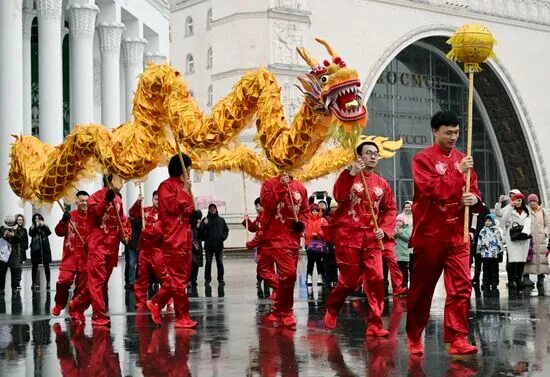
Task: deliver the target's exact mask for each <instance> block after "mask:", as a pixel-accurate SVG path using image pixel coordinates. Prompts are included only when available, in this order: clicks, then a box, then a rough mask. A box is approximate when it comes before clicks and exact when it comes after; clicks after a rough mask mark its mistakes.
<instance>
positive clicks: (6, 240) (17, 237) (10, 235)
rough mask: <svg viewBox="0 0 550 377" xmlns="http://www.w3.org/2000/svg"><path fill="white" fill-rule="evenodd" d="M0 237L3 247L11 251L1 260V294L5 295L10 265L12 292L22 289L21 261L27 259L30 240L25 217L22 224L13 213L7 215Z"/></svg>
mask: <svg viewBox="0 0 550 377" xmlns="http://www.w3.org/2000/svg"><path fill="white" fill-rule="evenodd" d="M19 216H21V215H18V217H19ZM21 217H22V216H21ZM0 239H1V241H3V245H2V247H4V248H6V250H5V251H7V252H8V253H9V255H7V254H4V252H3V253H2V254H3V255H5V257H4V258H2V260H0V295H4V288H5V285H6V274H7V272H8V267H9V269H10V275H11V290H12V293H16V292H19V291H20V290H21V287H20V283H21V263H22V262H23V261H24V260H25V252H26V249H27V245H28V242H29V241H28V238H27V231H26V229H25V227H24V218H23V224H22V225H21V226H20V225H19V224H18V223H17V221H16V218H15V217H14V216H13V215H8V216H6V218H5V219H4V224H3V225H2V226H0ZM4 259H5V260H4Z"/></svg>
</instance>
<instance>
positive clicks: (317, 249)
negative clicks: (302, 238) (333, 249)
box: [306, 238, 327, 254]
mask: <svg viewBox="0 0 550 377" xmlns="http://www.w3.org/2000/svg"><path fill="white" fill-rule="evenodd" d="M326 250H327V245H326V244H325V241H323V240H321V239H317V238H314V239H312V240H311V242H310V243H309V245H307V248H306V252H308V253H313V254H323V253H325V252H326Z"/></svg>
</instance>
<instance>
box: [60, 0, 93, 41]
mask: <svg viewBox="0 0 550 377" xmlns="http://www.w3.org/2000/svg"><path fill="white" fill-rule="evenodd" d="M67 12H68V14H69V20H70V24H69V31H70V33H71V36H74V37H76V38H92V37H93V36H94V29H95V18H96V15H97V14H98V13H99V8H98V7H97V6H96V5H94V4H72V5H69V6H68V7H67Z"/></svg>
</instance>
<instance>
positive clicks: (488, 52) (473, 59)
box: [447, 24, 496, 242]
mask: <svg viewBox="0 0 550 377" xmlns="http://www.w3.org/2000/svg"><path fill="white" fill-rule="evenodd" d="M447 44H450V45H451V46H452V49H451V51H450V52H449V53H448V54H447V57H449V59H451V60H454V61H459V62H462V63H464V72H466V73H468V126H467V127H468V128H467V137H466V155H467V156H468V157H470V156H471V155H472V131H473V113H474V73H475V72H480V71H481V67H480V64H481V63H483V62H484V61H485V60H487V59H488V58H495V57H496V56H495V53H494V52H493V46H494V45H495V44H496V40H495V38H494V37H493V35H492V34H491V32H490V31H489V29H487V27H485V26H483V25H479V24H467V25H464V26H462V27H461V28H459V29H458V30H457V31H456V32H455V33H454V34H453V36H452V37H451V38H450V39H449V40H448V41H447ZM471 176H472V170H471V169H468V172H467V173H466V189H465V193H470V188H471V182H470V181H471ZM469 218H470V207H469V206H464V242H468V240H469V237H470V235H469V233H470V232H469V226H468V225H469V220H470V219H469Z"/></svg>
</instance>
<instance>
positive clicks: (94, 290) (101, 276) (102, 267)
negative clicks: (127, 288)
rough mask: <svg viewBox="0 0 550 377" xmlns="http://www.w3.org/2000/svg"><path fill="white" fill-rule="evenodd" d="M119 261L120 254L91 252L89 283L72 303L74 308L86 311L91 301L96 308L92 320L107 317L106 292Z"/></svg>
mask: <svg viewBox="0 0 550 377" xmlns="http://www.w3.org/2000/svg"><path fill="white" fill-rule="evenodd" d="M117 263H118V254H116V253H113V254H107V255H105V254H102V253H97V252H91V253H89V254H88V264H87V269H88V284H87V286H86V289H83V290H82V292H81V293H80V294H79V295H77V296H76V297H75V298H74V299H73V301H72V303H71V305H72V308H73V310H75V311H78V312H81V313H84V311H85V310H86V309H88V306H90V303H91V304H92V308H93V310H94V312H93V315H92V321H95V320H105V319H108V318H107V313H106V305H105V292H107V284H108V283H109V278H110V277H111V273H112V272H113V269H114V268H115V267H116V265H117Z"/></svg>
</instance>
